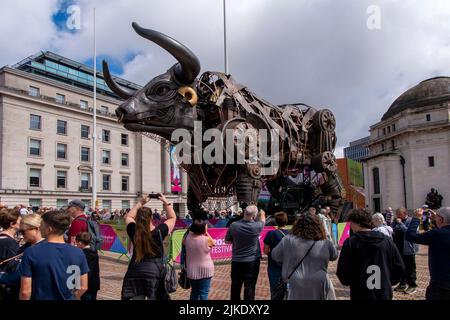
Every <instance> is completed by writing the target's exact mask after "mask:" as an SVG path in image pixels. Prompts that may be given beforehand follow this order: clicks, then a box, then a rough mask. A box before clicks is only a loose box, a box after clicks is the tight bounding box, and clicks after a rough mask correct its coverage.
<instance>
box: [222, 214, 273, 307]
mask: <svg viewBox="0 0 450 320" xmlns="http://www.w3.org/2000/svg"><path fill="white" fill-rule="evenodd" d="M265 222H266V214H265V213H264V211H262V210H261V211H260V212H259V214H258V208H257V207H256V206H255V205H249V206H247V207H246V208H245V210H244V216H243V218H242V219H241V220H239V221H236V222H234V223H233V224H231V225H230V227H229V228H228V231H227V234H226V236H225V242H226V243H228V244H232V248H233V249H232V259H231V300H233V301H235V300H241V289H242V284H243V285H244V300H254V299H255V287H256V281H257V280H258V274H259V264H260V259H261V246H260V243H259V235H260V234H261V231H262V230H263V228H264V224H265Z"/></svg>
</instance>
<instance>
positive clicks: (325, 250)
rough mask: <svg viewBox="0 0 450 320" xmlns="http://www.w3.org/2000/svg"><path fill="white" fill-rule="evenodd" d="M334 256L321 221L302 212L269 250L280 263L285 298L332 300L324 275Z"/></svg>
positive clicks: (327, 280)
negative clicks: (285, 290) (285, 285)
mask: <svg viewBox="0 0 450 320" xmlns="http://www.w3.org/2000/svg"><path fill="white" fill-rule="evenodd" d="M337 257H338V252H337V250H336V248H335V246H334V245H333V243H332V242H331V241H330V240H328V239H327V238H326V233H325V229H324V226H323V223H322V222H321V221H320V219H319V217H318V216H317V215H315V214H309V213H305V214H302V215H301V216H300V217H299V218H298V220H297V221H296V222H295V224H294V226H293V227H292V231H291V233H290V234H288V235H287V236H286V237H284V238H283V240H281V241H280V243H279V244H278V245H277V246H276V247H275V249H273V251H272V259H273V260H274V261H276V262H278V263H281V266H282V272H281V274H282V279H283V280H284V281H286V282H287V283H288V290H287V296H286V297H285V299H287V300H335V299H336V296H335V293H334V288H333V284H332V283H331V280H330V278H329V276H328V272H327V269H328V263H329V261H334V260H336V259H337Z"/></svg>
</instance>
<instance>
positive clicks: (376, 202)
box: [373, 198, 381, 212]
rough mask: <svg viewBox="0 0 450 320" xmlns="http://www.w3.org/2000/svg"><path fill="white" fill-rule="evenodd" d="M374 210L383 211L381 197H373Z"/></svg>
mask: <svg viewBox="0 0 450 320" xmlns="http://www.w3.org/2000/svg"><path fill="white" fill-rule="evenodd" d="M373 211H374V212H381V199H380V198H373Z"/></svg>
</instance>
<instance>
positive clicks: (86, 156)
mask: <svg viewBox="0 0 450 320" xmlns="http://www.w3.org/2000/svg"><path fill="white" fill-rule="evenodd" d="M89 151H90V149H89V148H88V147H81V161H89Z"/></svg>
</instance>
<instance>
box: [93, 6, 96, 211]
mask: <svg viewBox="0 0 450 320" xmlns="http://www.w3.org/2000/svg"><path fill="white" fill-rule="evenodd" d="M96 40H97V39H96V30H95V8H94V108H93V109H94V110H93V117H94V119H93V120H94V128H93V133H92V145H93V148H92V149H93V150H92V151H93V152H92V162H93V163H92V203H93V208H94V210H96V209H97V43H96Z"/></svg>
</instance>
